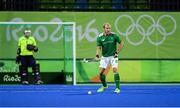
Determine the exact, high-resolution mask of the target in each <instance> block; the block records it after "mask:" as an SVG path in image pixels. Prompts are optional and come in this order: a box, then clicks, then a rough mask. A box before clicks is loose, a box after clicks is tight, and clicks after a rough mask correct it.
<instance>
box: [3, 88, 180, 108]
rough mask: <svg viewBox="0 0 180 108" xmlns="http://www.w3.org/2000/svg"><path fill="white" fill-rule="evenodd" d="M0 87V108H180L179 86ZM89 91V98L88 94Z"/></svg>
mask: <svg viewBox="0 0 180 108" xmlns="http://www.w3.org/2000/svg"><path fill="white" fill-rule="evenodd" d="M98 87H99V85H77V86H72V85H1V86H0V107H12V106H13V107H27V106H28V107H177V106H179V107H180V85H121V93H120V94H115V93H113V90H114V86H113V85H111V86H109V88H108V89H107V90H106V91H105V92H103V93H97V92H96V90H97V89H98ZM88 91H92V94H91V95H89V94H88V93H87V92H88Z"/></svg>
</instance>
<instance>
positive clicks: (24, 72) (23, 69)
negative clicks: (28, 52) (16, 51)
mask: <svg viewBox="0 0 180 108" xmlns="http://www.w3.org/2000/svg"><path fill="white" fill-rule="evenodd" d="M19 71H20V76H21V83H22V84H29V82H28V65H27V58H26V56H21V65H19Z"/></svg>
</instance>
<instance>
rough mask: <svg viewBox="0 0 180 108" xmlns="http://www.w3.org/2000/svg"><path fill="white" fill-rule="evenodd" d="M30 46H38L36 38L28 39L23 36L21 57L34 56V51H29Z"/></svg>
mask: <svg viewBox="0 0 180 108" xmlns="http://www.w3.org/2000/svg"><path fill="white" fill-rule="evenodd" d="M28 44H31V45H34V46H36V41H35V39H34V37H32V36H30V37H29V38H26V37H24V36H22V37H21V38H19V41H18V47H19V48H20V49H21V53H20V55H33V51H29V50H27V45H28Z"/></svg>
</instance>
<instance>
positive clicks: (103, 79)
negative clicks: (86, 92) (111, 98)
mask: <svg viewBox="0 0 180 108" xmlns="http://www.w3.org/2000/svg"><path fill="white" fill-rule="evenodd" d="M107 66H108V60H107V59H106V58H103V59H101V61H100V66H99V67H100V75H99V77H100V80H101V83H102V87H100V88H99V89H98V90H97V92H103V91H104V90H105V89H107V88H108V86H107V83H106V75H105V70H106V68H107Z"/></svg>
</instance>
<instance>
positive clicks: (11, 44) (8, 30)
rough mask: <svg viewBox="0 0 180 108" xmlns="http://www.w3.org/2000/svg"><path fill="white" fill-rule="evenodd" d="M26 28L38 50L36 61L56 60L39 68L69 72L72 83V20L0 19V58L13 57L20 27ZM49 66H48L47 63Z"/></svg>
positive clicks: (74, 60)
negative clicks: (25, 20)
mask: <svg viewBox="0 0 180 108" xmlns="http://www.w3.org/2000/svg"><path fill="white" fill-rule="evenodd" d="M26 28H29V29H31V31H32V36H34V37H35V39H36V41H37V44H38V47H39V49H40V50H39V52H38V53H37V54H35V57H36V58H37V60H39V61H40V60H46V61H47V62H48V60H53V61H59V63H58V64H55V63H54V64H51V62H48V63H46V64H45V63H44V66H41V67H42V68H44V69H42V70H43V71H47V70H49V71H51V70H50V69H52V71H53V72H60V71H61V70H63V71H64V72H70V73H72V75H73V76H72V78H71V79H72V84H73V85H76V23H75V22H0V42H1V45H0V48H1V49H2V50H1V52H2V53H1V54H0V60H2V59H4V60H5V59H14V58H15V56H16V49H17V41H18V39H19V37H21V36H23V30H24V29H26ZM56 63H57V62H56ZM48 64H49V66H48ZM51 65H52V66H51Z"/></svg>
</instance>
